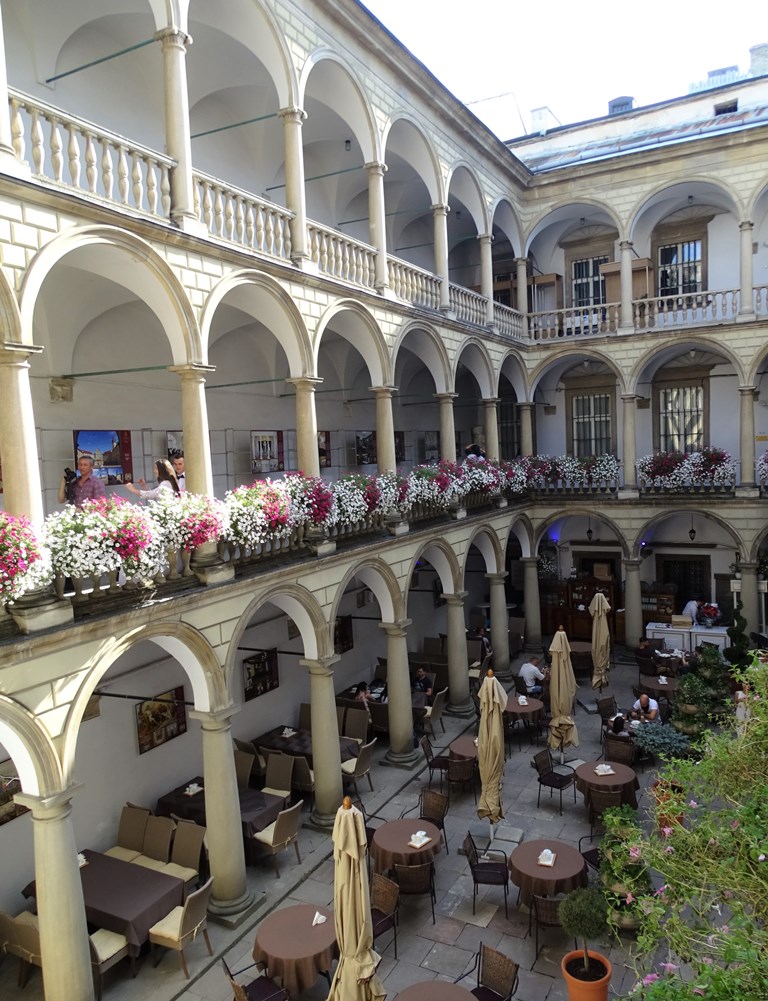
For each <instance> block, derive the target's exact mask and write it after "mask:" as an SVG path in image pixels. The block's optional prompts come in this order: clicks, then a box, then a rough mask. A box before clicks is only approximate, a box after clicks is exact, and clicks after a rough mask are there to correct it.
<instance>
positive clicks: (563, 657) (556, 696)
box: [549, 626, 579, 753]
mask: <svg viewBox="0 0 768 1001" xmlns="http://www.w3.org/2000/svg"><path fill="white" fill-rule="evenodd" d="M549 652H550V653H551V654H552V668H551V671H550V676H549V706H550V711H551V713H552V719H551V720H550V721H549V746H550V747H552V748H559V749H560V752H561V753H562V750H563V748H564V747H566V746H568V745H569V744H570V745H571V746H572V747H578V746H579V733H578V730H577V729H576V724H575V723H574V721H573V716H571V710H572V708H573V700H574V699H575V698H576V678H575V677H574V674H573V666H572V664H571V644H570V643H569V642H568V637H567V636H566V635H565V630H564V629H563V627H562V626H560V628H559V629H558V631H557V632H556V633H555V635H554V637H553V639H552V645H551V646H550V648H549Z"/></svg>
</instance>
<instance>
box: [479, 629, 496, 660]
mask: <svg viewBox="0 0 768 1001" xmlns="http://www.w3.org/2000/svg"><path fill="white" fill-rule="evenodd" d="M475 638H476V639H479V640H480V649H481V650H482V651H483V656H482V658H481V659H482V660H485V658H486V657H487V656H488V654H489V653H491V652H492V651H491V641H490V640H489V639H488V637H487V635H486V633H485V626H478V627H477V629H476V630H475Z"/></svg>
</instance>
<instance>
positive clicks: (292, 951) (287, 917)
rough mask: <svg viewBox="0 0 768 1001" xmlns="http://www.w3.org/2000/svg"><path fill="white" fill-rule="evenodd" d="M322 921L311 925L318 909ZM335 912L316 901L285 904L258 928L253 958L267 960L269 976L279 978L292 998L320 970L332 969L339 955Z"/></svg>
mask: <svg viewBox="0 0 768 1001" xmlns="http://www.w3.org/2000/svg"><path fill="white" fill-rule="evenodd" d="M316 911H319V912H320V913H321V914H322V915H323V916H324V917H325V919H326V920H325V921H324V923H323V924H320V925H315V926H314V927H313V926H312V919H313V918H314V916H315V912H316ZM336 953H337V949H336V925H335V923H334V920H333V911H332V910H330V909H329V908H327V907H321V906H320V905H315V904H296V905H295V906H293V907H283V908H282V909H281V910H277V911H273V912H272V913H271V914H270V915H268V916H267V917H266V918H264V920H263V921H262V922H261V924H260V925H259V926H258V928H257V929H256V941H255V942H254V944H253V958H254V960H255V961H256V962H257V963H265V964H266V967H267V974H268V976H270V977H279V978H280V982H281V984H282V985H283V987H284V988H285V989H286V990H287V991H288V993H289V994H290V995H291V997H294V998H295V997H298V996H299V995H300V994H302V993H303V992H304V991H306V990H308V989H309V988H310V987H311V986H312V985H313V984H314V983H315V981H316V980H317V978H318V976H319V975H320V974H321V973H327V972H329V971H330V969H331V966H332V964H333V960H334V958H335V957H336Z"/></svg>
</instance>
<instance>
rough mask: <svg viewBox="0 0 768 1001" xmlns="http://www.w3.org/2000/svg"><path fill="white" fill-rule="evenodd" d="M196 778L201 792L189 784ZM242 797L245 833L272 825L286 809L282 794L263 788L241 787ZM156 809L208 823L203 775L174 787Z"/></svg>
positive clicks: (261, 829)
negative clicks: (189, 792) (192, 792)
mask: <svg viewBox="0 0 768 1001" xmlns="http://www.w3.org/2000/svg"><path fill="white" fill-rule="evenodd" d="M194 782H196V783H197V784H198V786H199V787H200V792H198V793H195V795H194V796H188V795H187V792H186V789H187V786H188V785H190V784H192V783H194ZM237 795H238V798H239V800H240V820H241V821H242V825H243V835H244V836H245V837H248V838H252V837H253V835H254V834H256V833H257V832H258V831H263V830H264V828H265V827H269V825H270V824H271V823H272V821H273V820H277V815H278V813H280V811H281V810H282V809H283V799H282V798H281V797H280V796H272V795H271V794H270V793H264V792H262V791H261V790H260V789H239V790H238V793H237ZM156 812H157V813H158V814H159V815H160V816H163V817H170V816H171V814H175V815H176V816H177V817H182V818H183V819H184V820H193V821H194V822H195V823H196V824H200V825H201V826H203V827H204V826H205V792H204V791H203V779H202V778H201V777H200V776H199V775H198V776H197V778H195V779H190V781H189V782H187V783H185V784H184V785H183V786H179V787H178V789H173V790H171V792H167V793H166V794H165V795H164V796H161V797H160V799H159V800H158V801H157V810H156Z"/></svg>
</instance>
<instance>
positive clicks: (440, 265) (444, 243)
mask: <svg viewBox="0 0 768 1001" xmlns="http://www.w3.org/2000/svg"><path fill="white" fill-rule="evenodd" d="M449 212H450V206H448V205H433V206H432V219H433V223H434V230H435V272H436V273H437V276H438V278H439V279H440V309H442V310H443V312H445V313H448V312H450V309H451V289H450V281H449V278H448V213H449Z"/></svg>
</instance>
